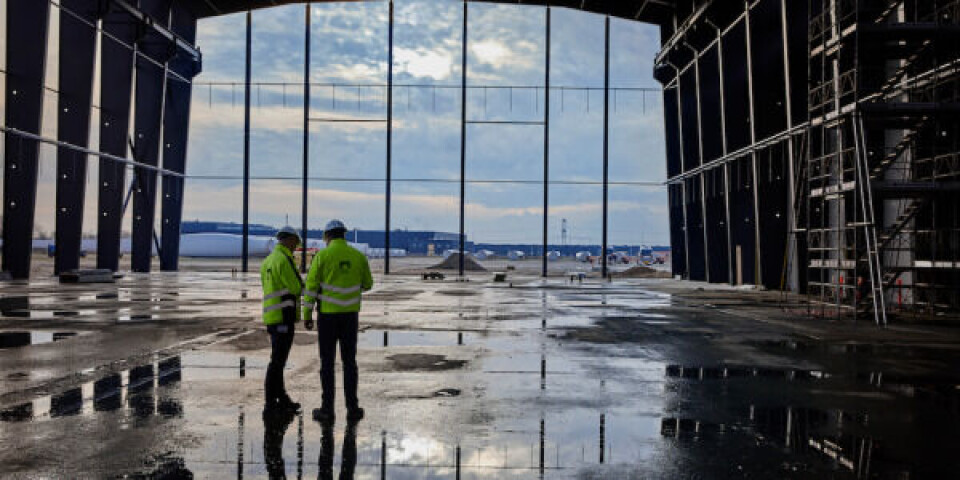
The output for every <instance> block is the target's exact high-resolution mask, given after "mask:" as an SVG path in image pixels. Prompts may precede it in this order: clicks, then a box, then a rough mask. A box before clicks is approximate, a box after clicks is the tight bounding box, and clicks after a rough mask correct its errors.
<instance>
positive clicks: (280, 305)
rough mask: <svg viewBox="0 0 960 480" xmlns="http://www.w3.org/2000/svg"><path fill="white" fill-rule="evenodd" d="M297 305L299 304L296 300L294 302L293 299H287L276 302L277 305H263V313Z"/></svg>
mask: <svg viewBox="0 0 960 480" xmlns="http://www.w3.org/2000/svg"><path fill="white" fill-rule="evenodd" d="M296 306H297V304H296V302H294V301H293V300H285V301H283V302H280V303H278V304H276V305H271V306H269V307H263V313H267V312H272V311H274V310H280V309H281V308H287V307H296Z"/></svg>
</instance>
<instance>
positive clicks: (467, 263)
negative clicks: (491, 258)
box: [429, 253, 487, 272]
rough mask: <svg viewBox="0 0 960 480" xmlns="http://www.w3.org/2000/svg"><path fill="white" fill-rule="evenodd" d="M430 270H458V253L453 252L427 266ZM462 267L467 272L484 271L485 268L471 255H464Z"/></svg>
mask: <svg viewBox="0 0 960 480" xmlns="http://www.w3.org/2000/svg"><path fill="white" fill-rule="evenodd" d="M429 269H430V270H459V269H460V254H459V253H454V254H451V255H450V256H449V257H447V258H445V259H444V260H443V261H442V262H440V263H438V264H436V265H434V266H432V267H430V268H429ZM463 269H464V270H465V271H468V272H486V271H487V269H486V268H483V265H480V264H479V263H477V261H476V260H474V259H473V257H469V256H468V257H466V258H464V259H463Z"/></svg>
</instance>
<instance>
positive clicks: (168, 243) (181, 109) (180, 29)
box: [160, 4, 197, 271]
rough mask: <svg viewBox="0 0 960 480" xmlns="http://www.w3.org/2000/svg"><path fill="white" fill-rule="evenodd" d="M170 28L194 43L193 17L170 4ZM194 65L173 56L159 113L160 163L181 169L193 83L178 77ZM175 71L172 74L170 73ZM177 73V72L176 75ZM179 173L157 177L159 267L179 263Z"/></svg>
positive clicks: (181, 183) (183, 168) (190, 71)
mask: <svg viewBox="0 0 960 480" xmlns="http://www.w3.org/2000/svg"><path fill="white" fill-rule="evenodd" d="M171 17H172V18H171V28H172V29H173V30H174V31H176V32H177V33H179V34H180V35H182V36H183V38H184V40H185V41H187V42H190V44H194V43H196V36H197V31H196V28H197V27H196V25H197V23H196V19H194V18H192V16H191V15H190V14H189V12H187V11H186V10H184V9H183V7H182V6H180V5H178V4H174V6H173V10H172V11H171ZM194 68H195V67H194V65H192V64H191V63H190V62H187V61H182V60H181V59H173V60H171V62H170V65H169V69H170V73H171V75H167V92H166V105H165V107H164V115H163V148H162V151H163V167H164V168H165V169H167V170H172V171H174V172H177V173H184V172H185V171H186V166H187V139H188V137H189V132H190V104H191V100H192V97H191V95H192V93H193V84H192V83H191V82H185V81H183V80H181V79H180V78H179V77H185V78H191V79H192V78H193V76H194V75H195V74H196V70H195V69H194ZM174 74H176V75H174ZM178 75H179V76H178ZM184 182H185V179H184V178H183V177H176V176H170V175H164V176H163V177H162V178H161V180H160V184H161V194H162V196H163V197H162V200H161V203H160V205H161V209H162V210H161V212H160V218H161V223H160V241H161V246H160V253H161V255H160V270H164V271H176V270H177V269H178V268H179V264H180V224H181V221H182V219H183V196H184V195H183V194H184Z"/></svg>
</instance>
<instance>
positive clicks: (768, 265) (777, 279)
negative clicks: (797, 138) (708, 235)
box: [757, 142, 790, 289]
mask: <svg viewBox="0 0 960 480" xmlns="http://www.w3.org/2000/svg"><path fill="white" fill-rule="evenodd" d="M787 182H788V180H787V144H786V142H783V143H778V144H776V145H773V146H771V147H770V148H766V149H764V150H761V151H760V152H758V153H757V188H758V189H759V190H758V192H757V193H758V194H759V196H760V198H762V199H763V204H762V208H760V219H759V228H760V231H761V232H763V235H761V241H760V246H761V249H760V257H761V258H760V266H761V268H762V269H763V272H762V274H761V277H762V281H763V285H764V286H766V287H767V288H769V289H779V288H780V286H781V280H782V278H783V270H784V265H785V262H784V255H785V254H786V247H787V235H789V232H788V225H789V224H788V222H787V208H788V205H789V201H790V199H789V196H788V192H789V190H788V184H787Z"/></svg>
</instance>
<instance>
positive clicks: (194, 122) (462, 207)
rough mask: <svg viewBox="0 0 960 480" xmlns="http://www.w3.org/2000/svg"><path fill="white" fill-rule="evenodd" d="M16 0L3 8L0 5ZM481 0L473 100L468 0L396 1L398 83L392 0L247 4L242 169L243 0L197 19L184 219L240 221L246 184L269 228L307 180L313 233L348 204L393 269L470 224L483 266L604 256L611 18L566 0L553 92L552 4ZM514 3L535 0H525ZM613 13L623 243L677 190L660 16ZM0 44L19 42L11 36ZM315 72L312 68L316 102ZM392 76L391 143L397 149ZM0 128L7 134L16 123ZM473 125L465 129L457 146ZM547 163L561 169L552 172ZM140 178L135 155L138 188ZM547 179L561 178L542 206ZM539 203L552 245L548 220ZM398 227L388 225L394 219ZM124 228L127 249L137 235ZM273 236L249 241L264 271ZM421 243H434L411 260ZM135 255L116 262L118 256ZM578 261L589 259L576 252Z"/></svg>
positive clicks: (612, 193)
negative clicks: (263, 242) (655, 87)
mask: <svg viewBox="0 0 960 480" xmlns="http://www.w3.org/2000/svg"><path fill="white" fill-rule="evenodd" d="M5 6H6V4H5V3H4V4H3V8H0V16H5ZM468 8H469V15H470V17H469V34H468V38H469V41H468V43H467V45H468V49H467V55H468V56H467V75H466V85H467V90H466V94H465V104H462V101H461V100H462V96H463V92H462V89H461V82H463V81H464V80H463V79H464V74H463V71H462V70H463V69H462V61H463V57H462V45H463V44H462V28H463V14H464V6H463V3H462V2H459V1H447V2H424V1H419V0H409V1H398V2H396V4H395V16H394V24H393V25H394V48H393V69H392V70H393V88H392V90H390V89H389V88H388V73H389V68H388V67H389V66H388V52H389V49H388V39H389V27H390V22H389V20H388V19H389V12H390V10H389V8H388V4H386V3H375V2H360V3H351V2H344V3H341V2H331V3H323V4H317V5H311V6H310V7H307V6H305V5H287V6H282V7H276V8H268V9H260V10H255V11H253V12H252V14H251V20H252V21H251V25H252V31H251V33H252V39H253V42H252V45H251V47H252V48H251V53H252V54H251V56H250V59H249V61H250V69H251V74H252V75H251V86H250V90H249V96H250V117H249V126H250V130H249V160H250V170H249V183H248V184H247V185H246V187H245V185H244V154H245V150H244V126H245V121H246V118H245V108H244V107H245V106H244V102H245V94H246V93H247V91H246V86H245V69H246V61H247V55H246V28H247V14H246V13H239V14H232V15H224V16H217V17H211V18H206V19H203V20H201V21H200V22H199V24H198V29H197V41H196V43H197V45H198V47H199V48H200V49H201V50H202V51H203V52H204V56H203V71H202V73H200V75H198V76H197V77H196V78H195V79H194V82H193V90H192V100H191V114H190V128H189V140H188V144H189V148H188V150H187V162H186V165H187V170H186V175H187V180H186V185H185V190H184V202H183V228H182V231H183V233H184V234H191V233H197V232H207V233H213V232H220V231H231V232H238V231H240V230H241V225H242V222H243V220H244V216H243V205H244V203H245V197H244V191H245V189H246V191H247V192H248V193H247V195H248V196H247V197H246V201H247V204H248V205H249V215H248V221H249V223H250V224H251V229H250V231H251V235H253V236H265V235H269V234H270V233H269V232H271V231H272V230H273V229H276V228H279V227H281V226H284V225H291V226H294V227H296V228H300V227H301V226H302V225H303V224H304V222H303V214H304V205H303V200H304V191H303V188H304V185H306V187H307V192H306V199H307V203H306V210H307V212H306V227H307V228H308V229H309V230H310V231H312V232H313V234H312V235H314V236H317V235H318V234H319V231H320V230H321V229H322V228H323V226H324V225H325V224H326V222H327V221H329V220H330V219H333V218H338V219H341V220H343V221H344V222H345V223H346V224H347V225H348V226H349V227H350V229H351V233H352V234H353V238H352V240H353V241H355V242H356V243H358V244H361V245H366V247H368V249H369V250H368V253H370V257H371V258H372V259H374V260H373V264H374V268H375V269H376V270H378V271H379V270H382V269H383V268H384V267H385V265H384V262H383V261H382V257H383V256H384V255H385V254H386V252H385V250H384V248H385V247H386V246H387V243H388V242H387V239H388V238H389V240H390V241H389V244H390V246H391V247H392V248H393V249H394V251H393V254H394V256H396V257H397V259H398V260H397V262H396V263H395V265H394V266H395V267H396V270H397V271H401V270H404V271H413V270H417V269H418V268H419V269H422V268H427V267H430V266H431V265H434V264H436V263H439V262H441V261H442V260H443V258H442V257H443V256H444V254H445V253H449V252H450V251H452V250H455V249H457V248H458V247H459V244H460V237H459V235H460V230H461V228H463V235H464V238H463V242H464V244H465V245H466V251H467V254H468V255H473V256H475V257H476V259H477V260H478V261H480V260H483V261H485V262H486V264H487V266H488V267H489V269H497V270H500V269H506V268H507V267H509V266H511V265H512V263H511V262H515V260H511V257H516V256H517V255H515V254H516V253H517V252H523V254H524V255H523V258H524V259H525V260H524V262H525V263H523V264H522V265H521V264H517V265H514V266H522V267H523V268H524V269H526V270H529V271H530V272H531V273H533V272H539V268H540V265H541V261H542V257H543V256H544V255H545V254H546V253H547V252H559V255H560V256H561V257H569V258H566V259H567V260H570V261H572V258H573V255H574V254H575V253H576V252H577V251H579V250H584V251H589V252H590V254H591V255H595V256H596V255H599V251H600V245H601V243H602V240H603V229H602V227H603V217H602V215H603V198H604V197H603V195H604V188H603V141H604V122H603V119H604V95H605V91H604V88H603V86H604V61H603V60H604V27H605V18H604V17H602V16H597V15H592V14H587V13H583V12H575V11H572V10H566V9H553V11H552V35H551V41H552V48H551V59H550V88H549V95H548V92H547V89H546V88H545V87H546V85H545V80H546V79H545V73H546V72H545V70H544V68H545V65H546V53H547V52H546V51H545V47H546V45H547V41H546V36H545V33H546V32H545V30H546V23H545V21H546V10H545V9H543V8H539V7H533V6H515V5H494V4H484V3H477V4H470V5H469V7H468ZM518 9H519V10H523V14H522V15H518V14H516V10H518ZM307 15H309V16H310V18H309V20H310V25H311V27H310V30H309V32H307V30H306V28H307V22H306V20H307V17H306V16H307ZM60 17H61V7H60V6H59V4H56V3H51V14H50V17H49V22H50V24H49V35H48V37H49V38H48V45H47V59H46V65H47V67H46V71H45V77H46V81H45V87H46V92H45V95H44V111H43V116H42V118H43V122H42V128H41V134H42V135H43V136H45V137H47V138H51V139H55V138H57V133H58V129H57V114H58V106H59V99H58V92H59V85H58V73H59V72H58V66H59V64H60V62H59V61H58V55H59V27H60V23H61V20H60ZM0 20H2V18H0ZM612 23H613V25H612V30H611V36H612V44H613V45H615V46H616V48H615V49H614V50H613V51H611V55H610V58H611V70H610V71H611V77H610V87H611V88H610V90H609V91H608V92H606V93H608V95H609V104H608V112H607V114H608V117H609V121H610V123H609V131H608V139H609V180H610V183H609V189H608V191H607V200H608V202H607V206H608V210H607V211H608V219H609V224H608V232H607V233H608V235H607V239H608V243H609V245H610V247H611V248H613V247H614V246H620V245H622V246H633V247H636V248H639V247H640V246H641V245H642V244H665V243H667V238H666V237H667V236H668V235H666V233H665V232H666V230H667V228H666V224H665V222H666V220H665V219H664V216H663V215H659V214H658V213H657V212H658V211H659V210H658V208H657V207H656V206H651V205H653V204H656V205H659V204H661V203H664V202H663V200H664V199H665V195H664V194H663V192H662V191H661V187H659V186H657V185H655V184H656V183H657V182H659V181H661V179H662V178H663V176H664V172H663V163H664V162H663V161H662V157H663V151H662V150H663V148H662V145H661V142H660V138H661V137H662V123H661V121H660V117H661V110H662V109H661V106H660V97H659V95H658V94H657V93H656V92H655V91H652V90H648V89H645V88H642V87H644V86H646V85H648V84H649V71H650V68H651V67H650V64H649V61H648V59H646V57H645V56H644V54H642V53H641V52H640V51H639V50H638V48H639V47H636V45H640V44H643V43H644V42H652V43H651V44H655V43H656V40H657V39H656V30H655V29H654V28H652V27H645V26H642V25H638V24H634V23H632V22H626V21H614V22H612ZM0 24H4V25H5V22H3V21H0ZM91 28H96V27H91ZM573 30H576V34H575V35H574V34H572V32H573ZM358 32H360V33H362V34H361V35H358V34H357V33H358ZM306 33H309V39H310V47H311V52H310V55H309V58H308V56H307V54H306V52H305V34H306ZM0 37H2V36H0ZM104 41H112V40H107V39H105V36H104V35H101V34H98V48H97V61H96V65H97V68H95V78H94V89H93V91H94V95H93V98H92V102H93V108H92V113H91V119H90V122H91V128H90V138H89V140H90V147H91V148H93V149H97V148H99V147H100V146H99V143H100V139H99V131H100V129H99V128H95V127H97V126H99V125H100V124H101V123H102V119H101V112H100V110H99V109H100V106H99V105H100V98H99V97H100V83H101V82H100V80H99V75H100V67H99V65H100V58H99V55H100V49H101V47H102V45H101V43H102V42H104ZM0 51H3V52H4V53H5V48H0ZM638 59H639V60H640V61H638ZM4 60H5V59H4V58H0V62H3V61H4ZM305 67H306V68H307V71H306V73H305ZM4 72H5V69H0V82H5V78H4V74H5V73H4ZM305 74H306V75H307V79H306V80H309V108H308V109H307V110H306V111H305V110H304V97H305V95H306V94H307V90H306V89H305V86H304V82H305V78H304V76H305ZM391 94H392V100H393V101H392V107H393V117H392V118H393V122H392V125H391V126H392V129H391V130H390V131H392V137H391V138H392V148H391V149H390V151H389V152H388V147H387V139H388V123H387V111H388V97H389V96H390V95H391ZM548 97H549V103H550V105H549V107H550V118H549V119H547V118H546V108H547V105H546V103H547V101H548ZM0 108H2V105H0ZM464 110H465V114H464ZM0 113H2V112H0ZM132 113H133V114H135V112H132ZM134 117H135V115H132V116H131V127H130V130H131V131H130V136H131V137H132V136H134V135H135V132H133V131H132V130H133V127H132V124H133V118H134ZM305 117H306V118H305ZM464 118H465V120H466V124H465V125H464V124H463V123H462V121H463V120H464ZM305 123H306V126H307V127H306V132H305V131H304V130H305V128H304V125H305ZM545 123H549V130H550V142H549V152H550V153H549V154H550V159H549V171H546V170H545V168H546V165H545V162H544V160H545V159H544V147H545V145H544V134H545V133H544V132H545V130H546V126H545ZM4 141H9V139H8V138H6V136H5V138H4ZM461 142H465V144H464V145H463V157H462V158H461V145H462V144H461ZM305 143H306V144H307V145H308V147H307V148H308V152H307V155H306V166H307V169H308V173H307V178H304V158H305V156H304V148H305ZM128 153H129V152H128ZM78 155H83V154H78ZM39 157H40V161H39V179H40V180H39V184H38V192H37V203H36V207H35V212H36V222H35V231H34V235H33V237H34V240H36V241H35V243H34V246H35V248H40V247H43V246H44V245H43V242H44V241H45V242H46V243H52V241H53V238H54V237H55V234H56V219H57V215H58V212H57V208H58V207H57V206H56V198H57V188H56V181H57V175H58V172H57V149H56V148H55V147H53V146H50V145H43V146H41V147H40V155H39ZM388 158H389V168H388ZM161 161H162V159H161ZM461 161H462V162H463V163H461ZM86 162H87V168H86V172H85V176H86V186H85V190H84V192H83V198H84V206H83V212H82V217H83V235H84V239H85V240H84V245H83V250H84V251H85V252H86V253H95V251H96V233H97V222H98V218H99V217H98V215H99V214H100V211H99V209H98V207H97V205H98V200H99V196H100V194H101V192H100V187H101V186H100V185H99V182H98V177H99V172H98V166H99V161H98V159H97V158H96V157H87V159H86ZM461 168H462V172H463V178H461V175H462V174H461ZM388 171H389V175H390V180H389V182H388ZM546 177H548V178H549V183H544V181H545V178H546ZM135 178H136V177H135V175H133V172H132V170H129V169H128V172H127V178H126V179H125V185H124V199H125V200H126V198H127V196H128V192H127V189H129V187H130V186H131V184H132V183H134V182H135ZM461 184H462V188H461ZM388 192H389V196H388ZM545 193H547V194H549V205H546V206H545V205H544V196H545V195H544V194H545ZM0 194H2V192H0ZM156 194H157V200H158V206H157V213H156V216H155V218H154V222H155V227H156V229H157V234H158V235H159V234H160V233H161V229H160V226H161V222H162V216H161V215H160V213H161V210H160V205H161V204H162V200H163V198H162V191H161V189H160V188H159V182H158V188H157V192H156ZM658 197H663V198H658ZM131 203H133V202H131ZM634 204H637V205H636V208H633V206H634ZM545 207H546V211H547V213H546V216H547V218H546V228H547V232H546V233H547V239H546V241H547V243H548V245H544V238H543V235H544V231H543V229H544V210H545ZM131 210H132V208H129V207H128V208H126V210H125V211H124V219H123V222H122V225H123V226H122V237H123V238H124V239H128V238H129V236H130V231H131V222H132V213H131ZM461 212H462V215H463V216H462V218H461ZM388 226H389V230H392V232H389V233H388V232H387V229H388ZM124 245H127V246H126V247H125V248H124V249H123V252H124V253H127V252H128V251H129V246H128V245H129V240H124ZM38 246H40V247H38ZM578 246H579V247H578ZM618 248H619V247H618ZM44 250H45V248H44ZM263 253H264V252H262V251H257V252H254V253H253V256H252V263H251V265H250V267H251V268H252V269H253V268H256V265H257V260H256V258H257V257H258V256H262V254H263ZM192 256H193V252H192V251H191V249H189V248H185V249H183V250H182V251H181V257H183V258H184V259H188V258H189V259H188V260H185V261H184V262H182V263H181V268H184V269H191V268H202V269H224V270H230V269H235V268H238V267H240V265H241V261H240V260H239V259H238V258H236V257H232V256H231V257H229V258H223V259H216V260H209V259H205V260H197V259H194V258H191V257H192ZM424 256H434V257H437V258H436V259H433V260H430V259H428V260H422V259H416V260H414V259H411V257H424ZM488 257H489V258H488ZM550 258H551V261H553V260H556V258H555V257H554V256H551V257H550ZM495 260H496V261H495ZM497 262H499V263H497ZM481 263H483V262H481ZM96 264H97V262H96V257H95V256H94V255H87V256H85V257H83V259H82V260H81V263H80V266H83V267H93V266H95V265H96ZM126 265H127V263H126V262H121V268H124V267H126ZM556 265H557V266H556V268H552V269H551V271H561V270H563V271H568V270H569V269H570V268H571V267H570V265H568V264H564V263H563V262H556ZM527 267H529V268H527ZM581 267H583V268H589V265H580V266H578V267H577V268H581ZM43 268H49V267H48V266H44V267H43Z"/></svg>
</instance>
